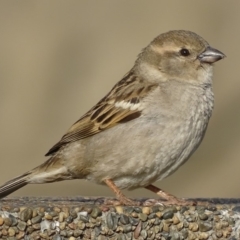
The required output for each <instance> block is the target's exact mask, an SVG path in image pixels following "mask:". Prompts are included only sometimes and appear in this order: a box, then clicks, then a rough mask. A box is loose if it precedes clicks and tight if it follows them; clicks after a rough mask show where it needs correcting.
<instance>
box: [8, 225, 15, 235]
mask: <svg viewBox="0 0 240 240" xmlns="http://www.w3.org/2000/svg"><path fill="white" fill-rule="evenodd" d="M15 234H16V232H15V230H14V228H12V227H10V228H9V229H8V235H9V236H10V237H13V236H15Z"/></svg>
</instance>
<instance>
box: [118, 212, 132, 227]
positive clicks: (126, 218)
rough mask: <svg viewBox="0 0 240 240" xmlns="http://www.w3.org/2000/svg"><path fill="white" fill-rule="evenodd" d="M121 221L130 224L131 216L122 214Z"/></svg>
mask: <svg viewBox="0 0 240 240" xmlns="http://www.w3.org/2000/svg"><path fill="white" fill-rule="evenodd" d="M120 222H121V223H122V224H124V225H125V224H129V222H130V220H129V217H128V216H127V215H125V214H122V215H121V216H120Z"/></svg>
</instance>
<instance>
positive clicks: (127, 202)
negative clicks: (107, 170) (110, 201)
mask: <svg viewBox="0 0 240 240" xmlns="http://www.w3.org/2000/svg"><path fill="white" fill-rule="evenodd" d="M104 182H105V183H106V184H107V186H108V187H109V188H110V189H112V191H113V192H114V193H115V194H116V196H117V198H118V200H119V202H120V204H123V205H127V206H136V205H139V203H137V202H134V201H132V200H131V199H129V198H127V197H126V196H125V195H124V194H123V193H122V192H121V190H120V189H119V188H118V187H117V186H116V185H115V184H114V182H113V181H112V180H111V179H105V180H104Z"/></svg>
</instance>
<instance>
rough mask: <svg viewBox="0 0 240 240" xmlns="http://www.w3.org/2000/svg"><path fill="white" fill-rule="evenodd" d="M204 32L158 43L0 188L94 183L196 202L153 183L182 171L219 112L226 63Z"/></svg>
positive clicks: (0, 192)
mask: <svg viewBox="0 0 240 240" xmlns="http://www.w3.org/2000/svg"><path fill="white" fill-rule="evenodd" d="M224 56H225V55H224V54H223V53H221V52H220V51H218V50H216V49H213V48H211V47H210V46H209V44H208V43H207V42H206V41H205V40H204V39H203V38H201V37H200V36H198V35H197V34H195V33H193V32H190V31H184V30H178V31H170V32H167V33H164V34H161V35H159V36H158V37H156V38H155V39H154V40H153V41H152V42H151V43H150V44H149V45H148V46H147V47H146V48H145V49H144V50H143V51H142V52H141V53H140V54H139V56H138V58H137V60H136V62H135V65H134V67H133V68H132V69H131V70H130V71H129V72H128V73H127V74H126V75H125V76H124V77H123V78H122V80H121V81H119V82H118V83H117V84H116V85H115V86H114V87H113V89H112V90H111V91H110V92H109V93H108V94H107V95H106V96H105V97H104V98H103V99H102V100H100V101H99V102H98V103H97V104H96V105H95V106H94V107H93V108H92V109H90V110H89V111H88V112H87V113H86V114H85V115H83V116H82V117H81V118H80V119H79V120H78V121H77V122H76V123H74V124H73V125H72V127H71V128H70V129H69V130H68V132H67V133H66V134H65V135H64V136H63V137H62V139H61V140H60V141H59V142H58V143H57V144H55V145H54V146H53V147H52V148H51V149H50V150H49V151H48V153H47V154H46V156H50V158H49V159H48V160H47V161H46V162H44V163H43V164H42V165H40V166H38V167H36V168H34V169H33V170H31V171H29V172H27V173H25V174H23V175H21V176H19V177H17V178H14V179H12V180H10V181H8V182H6V183H5V184H4V185H2V186H1V187H0V198H3V197H5V196H7V195H8V194H10V193H12V192H14V191H16V190H17V189H19V188H21V187H23V186H24V185H26V184H33V183H47V182H54V181H61V180H70V179H87V180H90V181H93V182H95V183H98V184H105V185H107V186H108V187H110V188H111V189H112V190H113V191H114V193H115V194H116V196H117V198H118V199H119V200H120V202H121V203H122V204H125V205H134V204H137V203H135V202H133V201H132V200H130V199H128V198H127V197H125V196H124V195H123V194H122V192H121V189H124V188H126V189H134V188H138V187H145V188H146V189H148V190H150V191H153V192H155V193H156V194H157V195H159V196H161V197H163V198H165V199H166V201H167V202H166V203H167V204H182V205H183V204H189V202H186V201H184V200H180V199H177V198H175V197H174V196H172V195H170V194H168V193H166V192H164V191H162V190H161V189H159V188H157V187H155V186H153V185H152V183H153V182H155V181H157V180H161V179H163V178H165V177H167V176H169V175H170V174H172V173H173V172H174V171H176V170H177V169H178V168H179V167H180V166H181V165H182V164H183V163H184V162H186V160H187V159H188V158H189V157H190V156H191V154H192V153H193V152H194V151H195V150H196V149H197V147H198V146H199V144H200V143H201V141H202V139H203V137H204V134H205V132H206V129H207V125H208V121H209V119H210V117H211V114H212V109H213V100H214V99H213V92H212V63H214V62H216V61H218V60H220V59H222V58H224Z"/></svg>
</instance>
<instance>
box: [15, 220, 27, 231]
mask: <svg viewBox="0 0 240 240" xmlns="http://www.w3.org/2000/svg"><path fill="white" fill-rule="evenodd" d="M26 227H27V224H26V223H25V222H23V221H19V223H18V225H17V228H18V229H19V230H20V231H24V230H25V229H26Z"/></svg>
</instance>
